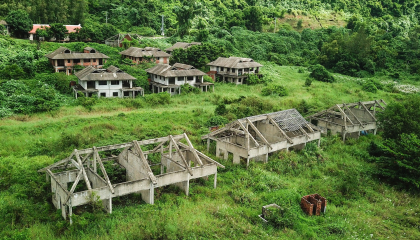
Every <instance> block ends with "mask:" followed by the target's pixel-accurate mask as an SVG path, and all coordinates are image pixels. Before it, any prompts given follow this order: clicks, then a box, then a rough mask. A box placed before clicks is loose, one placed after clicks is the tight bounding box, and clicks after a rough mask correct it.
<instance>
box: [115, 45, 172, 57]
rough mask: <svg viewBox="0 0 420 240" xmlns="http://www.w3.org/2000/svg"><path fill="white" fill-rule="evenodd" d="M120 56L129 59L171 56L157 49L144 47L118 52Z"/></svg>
mask: <svg viewBox="0 0 420 240" xmlns="http://www.w3.org/2000/svg"><path fill="white" fill-rule="evenodd" d="M120 54H121V55H126V56H130V57H144V56H147V57H170V56H171V54H169V53H166V52H164V51H162V50H160V49H159V48H152V47H145V48H138V47H129V48H128V49H126V50H124V51H122V52H120Z"/></svg>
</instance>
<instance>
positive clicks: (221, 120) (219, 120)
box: [206, 115, 229, 127]
mask: <svg viewBox="0 0 420 240" xmlns="http://www.w3.org/2000/svg"><path fill="white" fill-rule="evenodd" d="M228 122H229V120H227V119H226V118H225V117H222V116H218V115H216V116H212V117H211V118H210V119H209V120H207V122H206V126H207V127H211V126H220V125H224V124H226V123H228Z"/></svg>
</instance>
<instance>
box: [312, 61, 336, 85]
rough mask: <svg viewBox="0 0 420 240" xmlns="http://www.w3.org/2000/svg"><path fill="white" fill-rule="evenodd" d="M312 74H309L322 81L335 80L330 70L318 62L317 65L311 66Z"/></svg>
mask: <svg viewBox="0 0 420 240" xmlns="http://www.w3.org/2000/svg"><path fill="white" fill-rule="evenodd" d="M311 70H312V72H311V74H309V76H310V77H312V78H314V79H315V80H318V81H321V82H334V81H335V79H334V77H333V76H332V75H331V73H330V72H328V71H327V69H325V67H324V66H322V65H320V64H317V65H315V66H312V67H311Z"/></svg>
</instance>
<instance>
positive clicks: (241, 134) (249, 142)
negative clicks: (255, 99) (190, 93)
mask: <svg viewBox="0 0 420 240" xmlns="http://www.w3.org/2000/svg"><path fill="white" fill-rule="evenodd" d="M320 138H321V132H320V131H319V129H318V128H317V127H316V126H314V125H312V124H311V123H309V122H307V121H306V120H305V119H304V118H303V117H302V115H300V113H299V112H298V111H297V110H296V109H289V110H284V111H280V112H273V113H269V114H262V115H257V116H252V117H247V118H242V119H238V120H236V121H233V122H231V123H228V124H227V125H226V126H225V127H223V128H220V129H218V130H216V131H213V132H211V133H209V134H207V135H205V136H203V137H202V139H207V151H209V149H210V140H214V141H216V156H217V157H220V156H221V154H223V157H224V159H228V155H229V153H231V154H233V163H234V164H239V163H240V161H241V158H243V159H244V160H246V164H247V166H248V165H249V161H250V160H256V161H264V162H267V161H268V154H269V153H272V152H277V151H280V150H288V149H289V148H294V149H302V148H303V147H304V146H305V145H306V143H307V142H309V141H314V140H318V145H319V140H320Z"/></svg>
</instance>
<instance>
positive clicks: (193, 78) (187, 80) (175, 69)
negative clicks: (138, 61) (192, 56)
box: [146, 63, 214, 95]
mask: <svg viewBox="0 0 420 240" xmlns="http://www.w3.org/2000/svg"><path fill="white" fill-rule="evenodd" d="M146 72H148V73H149V74H150V85H151V86H152V91H153V93H160V92H169V93H171V95H174V94H177V93H181V85H184V84H189V85H191V86H194V87H199V88H200V90H201V91H204V92H207V91H208V90H209V87H210V86H213V91H214V84H213V83H209V82H204V81H203V76H204V75H207V74H205V73H204V72H202V71H200V70H198V69H195V68H194V67H193V66H191V65H187V64H181V63H175V64H174V65H173V66H171V65H168V64H157V65H156V66H154V67H152V68H149V69H146Z"/></svg>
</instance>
